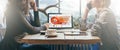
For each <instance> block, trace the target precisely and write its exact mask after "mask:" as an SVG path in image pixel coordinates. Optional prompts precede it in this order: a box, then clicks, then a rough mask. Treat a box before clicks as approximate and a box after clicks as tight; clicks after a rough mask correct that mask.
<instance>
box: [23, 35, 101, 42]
mask: <svg viewBox="0 0 120 50" xmlns="http://www.w3.org/2000/svg"><path fill="white" fill-rule="evenodd" d="M21 42H23V43H29V44H95V43H100V42H101V40H100V38H99V37H97V36H80V35H76V36H70V35H65V34H63V33H57V37H51V38H48V37H46V36H45V35H40V34H34V35H26V36H25V37H24V38H22V39H21Z"/></svg>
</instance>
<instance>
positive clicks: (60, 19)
mask: <svg viewBox="0 0 120 50" xmlns="http://www.w3.org/2000/svg"><path fill="white" fill-rule="evenodd" d="M68 20H69V16H54V17H52V18H51V23H52V24H55V25H56V24H67V23H68Z"/></svg>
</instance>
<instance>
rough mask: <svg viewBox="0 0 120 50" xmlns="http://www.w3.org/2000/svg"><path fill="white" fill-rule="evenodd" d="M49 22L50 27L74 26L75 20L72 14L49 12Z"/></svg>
mask: <svg viewBox="0 0 120 50" xmlns="http://www.w3.org/2000/svg"><path fill="white" fill-rule="evenodd" d="M48 22H49V23H50V25H49V28H56V29H57V28H58V29H62V28H72V27H73V24H72V22H73V20H72V16H71V15H70V14H61V13H49V14H48Z"/></svg>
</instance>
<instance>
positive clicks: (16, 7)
mask: <svg viewBox="0 0 120 50" xmlns="http://www.w3.org/2000/svg"><path fill="white" fill-rule="evenodd" d="M23 3H24V2H23V1H22V0H8V6H7V10H6V12H5V15H6V24H7V28H6V34H5V37H4V39H3V40H2V42H0V50H18V48H19V47H20V46H21V44H20V43H18V42H17V40H18V36H20V35H22V34H24V32H27V33H39V32H40V30H46V29H47V27H48V24H45V25H44V26H41V27H35V26H32V25H31V24H30V23H29V21H28V20H27V19H26V18H25V17H26V15H25V13H23V10H24V9H23V6H24V4H23Z"/></svg>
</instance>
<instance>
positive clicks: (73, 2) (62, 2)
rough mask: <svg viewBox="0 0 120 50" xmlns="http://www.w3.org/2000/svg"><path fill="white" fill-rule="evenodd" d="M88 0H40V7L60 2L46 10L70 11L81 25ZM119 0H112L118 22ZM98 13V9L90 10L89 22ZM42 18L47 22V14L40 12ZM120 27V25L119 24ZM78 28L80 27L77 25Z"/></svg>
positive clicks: (76, 23) (77, 23) (119, 18)
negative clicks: (80, 20) (81, 18)
mask: <svg viewBox="0 0 120 50" xmlns="http://www.w3.org/2000/svg"><path fill="white" fill-rule="evenodd" d="M87 1H88V0H39V8H41V9H44V8H45V7H47V6H49V5H54V4H56V3H58V5H57V7H60V8H57V7H51V8H49V9H48V10H47V11H46V12H47V13H59V12H60V13H69V14H72V15H73V18H74V19H73V21H74V26H78V25H79V21H78V20H79V19H80V17H82V16H83V13H84V9H85V7H86V3H87ZM119 3H120V1H119V0H111V6H110V8H111V9H112V11H113V12H114V13H115V15H116V16H117V22H118V23H119V24H120V15H119V14H120V10H119V9H120V7H119ZM95 14H96V11H94V9H93V11H90V14H88V16H89V20H88V22H91V21H93V18H94V16H95ZM40 19H41V22H42V23H45V22H47V16H45V15H43V13H40ZM119 27H120V26H119ZM77 28H78V27H77Z"/></svg>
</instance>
